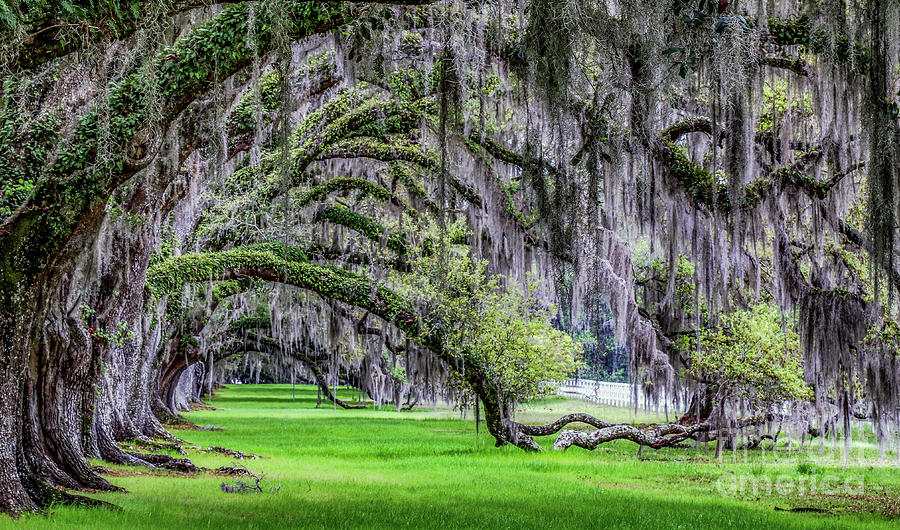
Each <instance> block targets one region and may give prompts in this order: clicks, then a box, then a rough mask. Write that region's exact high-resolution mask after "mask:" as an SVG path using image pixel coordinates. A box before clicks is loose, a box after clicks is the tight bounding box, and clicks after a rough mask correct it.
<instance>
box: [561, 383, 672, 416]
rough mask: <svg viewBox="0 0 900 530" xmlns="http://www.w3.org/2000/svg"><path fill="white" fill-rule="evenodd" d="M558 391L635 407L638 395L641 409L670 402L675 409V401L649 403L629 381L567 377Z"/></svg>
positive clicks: (599, 402)
mask: <svg viewBox="0 0 900 530" xmlns="http://www.w3.org/2000/svg"><path fill="white" fill-rule="evenodd" d="M556 393H557V394H558V395H560V396H564V397H568V398H574V399H584V400H586V401H590V402H591V403H596V404H598V405H610V406H613V407H631V408H634V399H635V397H637V407H638V408H640V409H645V408H649V409H654V410H656V409H657V408H661V407H664V406H665V405H666V403H667V402H668V406H669V410H670V411H673V410H675V406H674V405H675V404H674V401H672V400H671V399H662V398H661V399H660V400H659V403H658V407H657V404H656V403H652V402H651V403H649V404H648V403H647V402H646V398H645V396H644V394H643V393H642V392H638V393H637V396H635V394H634V388H633V387H632V386H631V385H630V384H628V383H610V382H608V381H595V380H593V379H567V380H565V381H563V382H562V383H561V384H560V386H559V388H557V389H556Z"/></svg>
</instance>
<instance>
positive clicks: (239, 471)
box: [216, 466, 256, 477]
mask: <svg viewBox="0 0 900 530" xmlns="http://www.w3.org/2000/svg"><path fill="white" fill-rule="evenodd" d="M216 473H218V474H220V475H228V476H230V477H255V476H256V475H254V474H253V473H252V472H250V470H249V469H247V468H246V467H234V466H222V467H218V468H216Z"/></svg>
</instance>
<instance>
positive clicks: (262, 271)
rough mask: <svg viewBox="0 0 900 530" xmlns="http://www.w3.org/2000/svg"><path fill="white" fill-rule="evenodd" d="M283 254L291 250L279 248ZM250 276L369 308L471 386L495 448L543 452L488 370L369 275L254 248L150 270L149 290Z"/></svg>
mask: <svg viewBox="0 0 900 530" xmlns="http://www.w3.org/2000/svg"><path fill="white" fill-rule="evenodd" d="M287 248H290V247H287ZM280 252H287V251H286V250H284V249H281V250H280ZM298 255H299V254H298ZM246 277H255V278H259V279H262V280H266V281H270V282H276V283H283V284H286V285H293V286H295V287H299V288H301V289H305V290H308V291H312V292H314V293H316V294H318V295H319V296H322V297H323V298H328V299H331V300H336V301H339V302H343V303H345V304H348V305H350V306H354V307H358V308H360V309H365V310H366V311H368V312H370V313H371V314H373V315H375V316H378V317H379V318H381V319H382V320H384V321H386V322H388V323H391V324H393V325H394V326H396V327H397V328H398V329H400V330H401V331H403V332H404V333H406V335H407V336H408V337H410V338H411V339H413V340H415V341H417V342H419V343H420V344H421V345H422V346H424V347H426V348H428V349H429V350H431V351H432V352H433V353H434V354H435V355H437V356H438V357H439V358H440V359H442V360H444V361H445V362H447V364H448V365H449V366H451V367H453V369H455V370H458V371H459V373H460V375H462V376H463V377H464V378H465V380H466V381H467V382H468V383H469V384H470V385H471V386H472V389H473V390H474V391H475V393H476V394H477V395H478V397H479V398H480V399H481V402H482V404H483V405H484V411H485V420H486V421H487V426H488V429H489V430H490V432H491V434H492V435H493V436H494V438H495V439H496V440H497V445H505V444H508V443H510V444H513V445H516V446H518V447H520V448H522V449H526V450H534V451H539V450H541V447H540V445H538V444H537V443H536V442H535V441H534V440H533V439H532V438H531V437H530V436H528V435H527V434H526V433H525V432H522V430H521V429H520V426H519V425H518V424H517V423H515V422H514V421H512V420H510V419H509V418H508V414H507V412H506V411H505V409H504V405H503V402H502V400H501V397H500V391H499V389H498V388H497V387H496V385H495V384H494V383H493V382H492V381H490V379H489V378H488V377H486V370H485V368H483V367H482V366H480V365H479V364H478V363H476V362H474V361H473V360H472V359H471V358H469V357H468V356H463V357H462V358H460V357H457V356H455V355H453V354H451V353H450V352H448V351H447V350H445V349H444V346H443V340H442V337H441V333H440V331H439V329H440V328H439V327H436V328H434V329H432V328H427V327H425V326H424V325H423V322H422V319H421V318H420V317H419V315H418V314H417V312H416V310H415V309H414V308H413V306H412V304H411V303H410V302H409V301H408V300H406V299H404V298H403V297H402V296H400V295H398V294H397V293H395V292H394V291H392V290H391V289H389V288H388V287H386V286H384V285H378V284H376V283H375V282H373V281H372V280H370V279H369V278H367V277H365V276H362V275H360V274H357V273H354V272H350V271H346V270H343V269H337V268H334V267H326V266H321V265H316V264H313V263H310V262H307V261H289V260H286V259H284V258H282V257H280V256H279V255H276V253H274V252H272V251H269V250H260V249H259V248H258V247H255V246H254V247H250V248H236V249H232V250H226V251H222V252H211V253H198V254H187V255H184V256H180V257H176V258H170V259H169V260H166V261H164V262H162V263H159V264H157V265H154V266H152V267H150V269H149V270H148V272H147V286H148V288H149V289H150V291H151V293H153V294H154V295H157V296H161V295H164V294H165V293H169V292H173V291H176V290H177V289H179V288H180V287H181V286H183V285H184V284H186V283H195V282H203V281H209V280H229V279H238V278H246Z"/></svg>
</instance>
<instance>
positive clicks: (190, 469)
mask: <svg viewBox="0 0 900 530" xmlns="http://www.w3.org/2000/svg"><path fill="white" fill-rule="evenodd" d="M129 454H130V455H132V456H134V457H136V458H140V459H141V460H144V461H146V462H150V463H151V464H153V465H155V466H157V467H162V468H165V469H170V470H172V471H181V472H182V473H199V472H200V471H202V469H200V468H199V467H197V466H195V465H194V463H193V462H191V461H190V460H189V459H187V458H175V457H172V456H169V455H163V454H151V453H129Z"/></svg>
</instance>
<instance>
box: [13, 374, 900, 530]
mask: <svg viewBox="0 0 900 530" xmlns="http://www.w3.org/2000/svg"><path fill="white" fill-rule="evenodd" d="M315 397H316V392H315V389H314V388H313V387H298V390H297V399H296V401H295V400H292V397H291V387H290V386H289V385H258V386H256V385H254V386H249V385H247V386H234V387H231V388H227V389H224V390H222V391H220V393H219V394H217V396H216V397H215V398H214V399H213V400H212V401H211V405H212V406H214V407H215V408H216V409H215V410H202V411H197V412H192V413H190V414H187V415H186V417H187V418H188V419H190V420H191V421H193V422H195V423H197V424H199V425H208V424H210V425H216V426H219V427H222V428H223V429H224V430H223V431H176V432H175V433H176V435H178V436H179V437H182V438H183V439H185V440H186V441H188V442H189V445H195V446H203V447H208V446H212V445H216V446H226V447H228V448H231V449H236V450H242V451H245V452H247V453H253V454H257V455H260V457H261V458H259V459H252V460H243V461H236V460H234V459H232V458H229V457H225V456H222V455H217V454H213V453H200V452H199V451H197V450H192V449H188V452H189V457H190V458H191V459H192V460H193V461H194V463H196V464H197V465H200V466H204V467H207V468H215V467H218V466H225V465H244V466H246V467H247V468H248V469H249V470H251V471H254V472H257V473H263V474H265V478H266V480H265V482H264V483H263V487H264V489H265V491H264V492H263V493H245V494H238V493H225V492H223V491H222V489H221V488H220V484H221V483H222V482H224V481H227V482H229V483H233V482H234V480H235V479H233V478H227V477H222V476H218V475H215V474H213V473H211V472H206V473H203V474H200V475H184V474H178V473H171V472H155V471H154V472H151V471H147V470H143V469H139V468H123V467H115V466H107V469H108V471H109V475H110V480H111V481H112V482H113V483H115V484H117V485H120V486H123V487H125V488H127V489H128V491H129V493H104V494H95V495H94V496H95V497H97V498H100V499H103V500H106V501H109V502H112V503H114V504H116V505H118V506H121V508H122V510H121V511H114V510H107V509H84V508H73V507H57V508H54V509H53V510H51V514H50V516H49V517H45V516H28V517H24V518H22V519H20V520H18V521H11V520H10V519H8V518H5V517H0V528H79V529H82V528H129V529H136V528H175V529H178V530H187V529H192V528H213V529H219V528H301V527H329V528H330V527H338V528H384V527H426V528H441V527H449V528H457V527H472V528H516V529H521V528H691V529H693V528H754V529H768V528H822V527H827V528H853V527H861V526H866V527H872V528H897V527H898V526H900V507H898V500H897V499H898V497H900V473H898V470H897V468H896V460H895V459H894V457H893V456H891V459H890V461H889V462H888V463H884V464H879V462H878V460H877V458H870V459H869V460H867V461H864V462H862V463H860V462H857V463H855V464H852V465H851V466H849V467H846V468H845V467H843V466H841V465H840V463H839V462H836V461H835V460H834V458H835V457H834V456H832V455H825V456H819V455H818V454H817V453H815V454H811V455H800V456H798V455H797V454H796V450H794V451H793V452H792V453H790V454H789V453H788V450H787V448H784V447H782V448H779V449H778V450H776V451H767V452H760V451H754V452H751V453H749V454H747V455H745V454H744V453H743V452H739V453H728V454H727V455H726V458H725V459H724V460H723V461H721V462H720V461H716V460H715V459H714V458H713V454H712V452H711V450H710V449H705V450H702V451H700V452H698V451H696V450H695V449H668V450H661V451H652V450H644V451H643V455H642V457H641V458H638V457H637V456H636V454H635V453H636V451H635V449H636V447H635V446H634V445H633V444H630V443H626V442H622V443H613V444H610V445H608V446H604V447H602V448H600V449H598V450H596V451H593V452H588V451H584V450H581V449H577V448H575V449H571V450H569V451H567V452H565V453H558V452H553V451H548V452H546V453H543V454H526V453H524V452H522V451H520V450H518V449H515V448H509V447H503V448H496V447H494V446H493V444H492V439H491V438H490V437H489V435H488V434H487V433H486V432H484V430H483V429H482V432H481V433H480V436H477V437H476V434H475V426H474V423H473V422H472V421H471V419H470V420H469V421H463V420H461V419H460V417H459V414H458V413H456V412H454V411H450V410H431V409H427V410H417V411H413V412H399V413H398V412H396V411H391V410H389V409H387V410H341V409H337V410H335V409H333V408H332V407H330V406H328V407H324V408H319V409H317V408H315V404H316V403H315ZM585 408H589V409H591V410H590V411H591V412H593V413H595V414H597V415H600V416H603V417H605V418H607V419H612V420H615V421H628V420H629V418H630V416H629V413H628V412H627V411H625V410H623V409H608V408H596V407H586V406H585V404H583V403H582V402H577V401H568V400H547V401H544V402H540V403H535V404H532V405H529V406H527V407H524V408H523V410H522V412H521V418H520V419H526V420H527V419H531V420H543V419H550V418H552V417H558V416H559V415H560V414H562V413H564V412H567V411H571V410H577V409H585ZM643 419H644V418H638V419H637V421H643ZM541 442H542V443H544V444H545V446H549V445H550V444H552V437H550V438H547V439H544V440H541ZM866 451H867V454H868V453H869V452H872V454H875V453H874V448H871V447H870V448H868V449H866ZM175 456H178V455H175ZM892 465H893V466H894V467H892ZM771 484H775V485H776V487H769V486H770V485H771ZM813 484H814V485H813ZM754 487H755V489H756V491H755V492H754ZM776 507H779V508H786V509H790V508H796V507H804V508H805V507H815V508H820V509H825V510H827V511H828V513H794V512H785V511H777V510H776V509H775V508H776Z"/></svg>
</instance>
